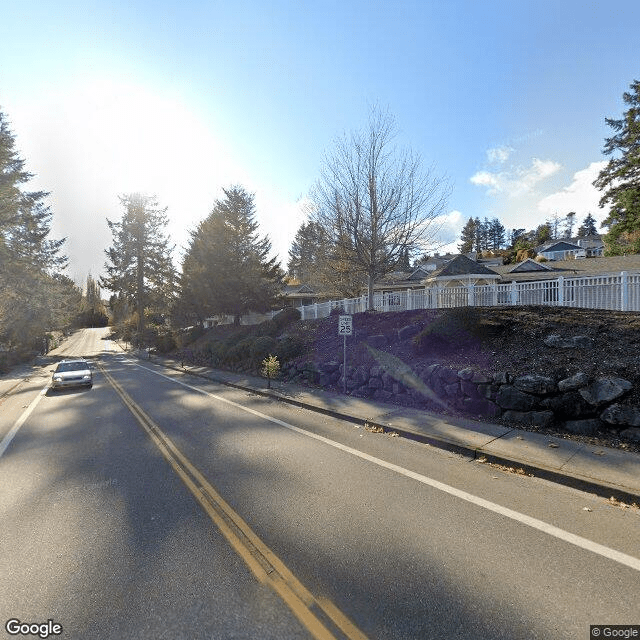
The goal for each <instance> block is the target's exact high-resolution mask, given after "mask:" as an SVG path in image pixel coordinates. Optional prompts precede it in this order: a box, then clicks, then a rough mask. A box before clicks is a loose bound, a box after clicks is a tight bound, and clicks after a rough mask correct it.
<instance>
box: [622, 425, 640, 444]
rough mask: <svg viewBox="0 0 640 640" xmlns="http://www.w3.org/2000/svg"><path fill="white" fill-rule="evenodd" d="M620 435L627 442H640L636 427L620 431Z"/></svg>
mask: <svg viewBox="0 0 640 640" xmlns="http://www.w3.org/2000/svg"><path fill="white" fill-rule="evenodd" d="M620 435H621V436H622V437H623V438H627V439H628V440H633V441H634V442H640V429H639V428H638V427H629V428H628V429H625V430H624V431H621V432H620Z"/></svg>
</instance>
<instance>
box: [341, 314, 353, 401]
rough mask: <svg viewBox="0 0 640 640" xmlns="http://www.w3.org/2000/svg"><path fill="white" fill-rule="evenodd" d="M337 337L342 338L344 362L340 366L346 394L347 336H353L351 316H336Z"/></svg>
mask: <svg viewBox="0 0 640 640" xmlns="http://www.w3.org/2000/svg"><path fill="white" fill-rule="evenodd" d="M338 335H339V336H343V338H344V361H343V365H342V381H343V389H344V393H345V395H346V393H347V336H350V335H353V316H338Z"/></svg>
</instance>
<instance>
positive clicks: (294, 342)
mask: <svg viewBox="0 0 640 640" xmlns="http://www.w3.org/2000/svg"><path fill="white" fill-rule="evenodd" d="M304 350H305V343H304V342H303V341H302V340H301V339H300V338H297V337H295V336H286V337H284V338H283V339H282V340H280V341H279V342H278V343H277V345H276V346H275V348H274V350H273V353H274V354H275V355H276V356H278V358H279V359H280V361H281V362H287V361H289V360H293V359H294V358H297V357H298V356H299V355H301V354H302V353H304Z"/></svg>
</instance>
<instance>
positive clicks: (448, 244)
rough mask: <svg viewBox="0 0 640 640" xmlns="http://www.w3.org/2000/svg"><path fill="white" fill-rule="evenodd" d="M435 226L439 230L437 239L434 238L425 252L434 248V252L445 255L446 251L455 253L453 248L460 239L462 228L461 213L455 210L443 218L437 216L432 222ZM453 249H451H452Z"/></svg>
mask: <svg viewBox="0 0 640 640" xmlns="http://www.w3.org/2000/svg"><path fill="white" fill-rule="evenodd" d="M434 224H435V226H436V227H437V228H438V229H439V233H438V237H437V238H434V242H432V243H431V246H430V247H427V248H426V250H430V249H433V248H434V246H433V245H434V244H435V245H437V246H435V250H437V251H439V252H441V253H446V252H447V251H454V252H455V251H457V249H456V248H455V247H456V246H457V243H458V238H459V237H460V232H461V230H462V227H463V226H464V222H463V215H462V212H460V211H457V210H456V209H453V210H451V211H450V212H449V213H447V214H446V215H443V216H439V217H438V218H437V219H436V220H435V221H434ZM452 247H453V249H452Z"/></svg>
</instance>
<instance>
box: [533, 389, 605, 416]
mask: <svg viewBox="0 0 640 640" xmlns="http://www.w3.org/2000/svg"><path fill="white" fill-rule="evenodd" d="M542 406H543V407H544V408H545V409H549V410H551V411H553V412H554V413H555V414H556V415H557V416H558V417H559V418H582V417H585V416H589V415H591V416H593V414H594V412H595V407H593V406H592V405H590V404H589V403H588V402H587V401H586V400H585V399H584V398H583V397H582V396H581V395H580V394H579V393H578V392H577V391H567V392H565V393H561V394H560V395H558V396H551V397H550V398H545V399H544V400H543V401H542Z"/></svg>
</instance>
